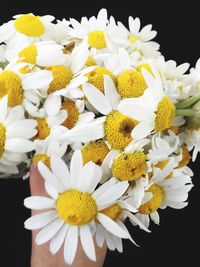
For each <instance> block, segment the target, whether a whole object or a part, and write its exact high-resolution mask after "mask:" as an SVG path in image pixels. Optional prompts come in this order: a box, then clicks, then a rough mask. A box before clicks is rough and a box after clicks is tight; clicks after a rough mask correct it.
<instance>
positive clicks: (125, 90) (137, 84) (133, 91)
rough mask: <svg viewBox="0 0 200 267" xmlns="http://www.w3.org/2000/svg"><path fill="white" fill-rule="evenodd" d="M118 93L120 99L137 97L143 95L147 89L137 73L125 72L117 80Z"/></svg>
mask: <svg viewBox="0 0 200 267" xmlns="http://www.w3.org/2000/svg"><path fill="white" fill-rule="evenodd" d="M117 81H118V86H117V90H118V93H119V94H120V95H121V96H122V97H125V98H127V97H139V96H141V95H143V93H144V91H145V90H146V88H147V84H146V82H145V80H144V78H143V76H142V74H141V73H140V72H139V71H136V70H126V71H124V72H122V73H121V74H120V75H119V77H118V78H117Z"/></svg>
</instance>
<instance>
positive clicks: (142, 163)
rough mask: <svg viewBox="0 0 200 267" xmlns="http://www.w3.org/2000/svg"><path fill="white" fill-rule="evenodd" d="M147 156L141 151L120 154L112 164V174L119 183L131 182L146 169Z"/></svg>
mask: <svg viewBox="0 0 200 267" xmlns="http://www.w3.org/2000/svg"><path fill="white" fill-rule="evenodd" d="M146 160H147V156H146V155H145V154H144V153H143V152H142V151H135V152H133V153H122V154H121V155H120V156H119V157H117V158H116V159H115V160H114V161H113V164H112V174H113V176H114V177H116V178H117V179H119V180H121V181H133V180H136V179H138V178H139V177H141V175H143V174H144V173H145V171H146V169H147V164H146Z"/></svg>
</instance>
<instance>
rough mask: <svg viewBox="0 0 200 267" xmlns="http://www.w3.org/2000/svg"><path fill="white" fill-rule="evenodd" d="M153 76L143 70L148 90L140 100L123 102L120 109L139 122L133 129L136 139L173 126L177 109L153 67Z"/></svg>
mask: <svg viewBox="0 0 200 267" xmlns="http://www.w3.org/2000/svg"><path fill="white" fill-rule="evenodd" d="M151 69H152V70H153V75H154V77H156V79H155V78H154V77H153V76H152V75H151V74H150V73H149V72H148V71H147V70H146V69H145V68H143V69H142V73H143V76H144V78H145V81H146V83H147V85H148V89H146V90H145V91H144V94H143V95H142V96H141V97H138V98H129V99H124V100H122V101H121V103H120V105H119V107H118V109H119V111H121V112H122V113H124V114H126V115H127V116H130V117H133V118H134V119H135V120H138V121H139V124H138V125H137V126H136V127H135V128H134V129H133V131H132V136H133V138H134V139H137V140H138V139H142V138H144V137H146V136H147V135H149V134H150V133H151V132H152V131H155V132H162V131H164V130H167V129H169V128H170V127H171V126H172V125H173V120H174V117H175V111H176V108H175V106H174V104H173V103H172V101H171V100H170V98H169V97H168V96H167V95H166V94H165V92H164V89H163V86H162V82H161V80H160V78H159V77H160V76H159V73H158V70H157V69H156V68H155V67H154V66H153V65H152V66H151Z"/></svg>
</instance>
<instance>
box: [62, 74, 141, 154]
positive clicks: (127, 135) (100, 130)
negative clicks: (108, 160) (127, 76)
mask: <svg viewBox="0 0 200 267" xmlns="http://www.w3.org/2000/svg"><path fill="white" fill-rule="evenodd" d="M104 89H105V95H104V94H103V93H102V92H101V91H100V90H99V89H97V88H96V87H95V86H93V85H92V84H89V83H85V84H84V85H83V92H84V94H85V96H86V97H87V99H88V101H89V102H90V104H91V105H92V106H93V107H94V108H95V109H96V110H97V111H98V112H100V113H101V114H103V115H105V116H103V117H101V118H97V119H95V120H94V121H92V122H90V123H89V124H87V125H84V126H82V127H77V128H76V129H75V128H74V129H72V130H71V131H68V132H67V133H66V134H64V135H63V139H65V138H66V139H69V140H71V141H74V142H75V141H78V140H79V141H83V142H89V141H93V140H97V139H101V138H103V137H105V140H106V142H107V144H108V145H109V148H111V149H115V150H121V149H124V148H125V147H126V146H127V145H128V144H129V143H130V142H131V141H132V140H133V138H132V137H131V132H132V130H133V128H134V127H135V126H136V125H137V121H136V120H134V119H132V118H131V117H130V116H126V115H125V114H123V113H121V112H120V111H118V106H119V105H120V103H121V102H120V99H121V97H120V95H119V94H118V93H117V90H116V87H115V84H114V82H113V80H112V79H111V78H110V77H109V76H107V75H105V76H104Z"/></svg>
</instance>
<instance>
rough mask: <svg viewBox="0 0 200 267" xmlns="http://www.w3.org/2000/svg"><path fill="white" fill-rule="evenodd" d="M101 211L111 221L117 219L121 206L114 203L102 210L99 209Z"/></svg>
mask: <svg viewBox="0 0 200 267" xmlns="http://www.w3.org/2000/svg"><path fill="white" fill-rule="evenodd" d="M101 213H103V214H105V215H106V216H108V217H109V218H110V219H112V220H113V221H117V220H118V219H119V218H120V216H121V213H122V208H121V207H120V206H119V205H118V204H114V205H112V206H110V207H108V208H106V209H104V210H101Z"/></svg>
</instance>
